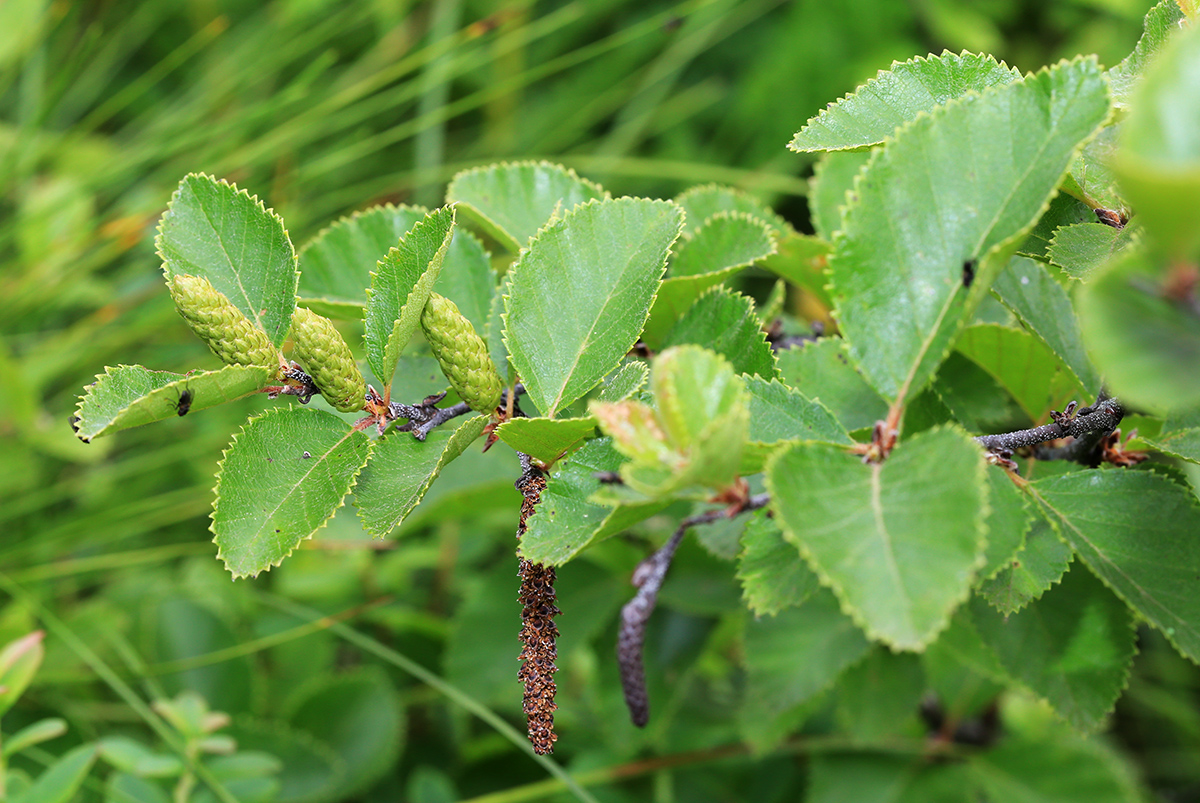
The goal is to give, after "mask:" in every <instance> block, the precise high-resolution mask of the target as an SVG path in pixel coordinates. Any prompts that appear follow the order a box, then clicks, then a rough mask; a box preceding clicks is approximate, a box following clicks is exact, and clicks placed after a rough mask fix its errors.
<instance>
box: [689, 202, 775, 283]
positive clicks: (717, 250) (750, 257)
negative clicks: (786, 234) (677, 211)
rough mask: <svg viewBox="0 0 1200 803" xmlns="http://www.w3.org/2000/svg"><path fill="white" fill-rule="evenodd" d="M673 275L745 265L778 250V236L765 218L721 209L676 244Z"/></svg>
mask: <svg viewBox="0 0 1200 803" xmlns="http://www.w3.org/2000/svg"><path fill="white" fill-rule="evenodd" d="M672 250H673V251H674V256H673V257H672V259H671V262H670V265H669V266H668V268H667V270H668V272H669V273H670V275H671V276H699V275H701V274H704V273H719V272H722V271H729V270H732V269H734V268H745V267H749V266H750V265H753V264H754V263H755V262H757V261H759V260H760V259H766V258H767V257H768V256H770V255H771V254H773V253H775V237H774V235H773V234H772V232H771V229H770V227H769V226H767V224H766V223H764V222H763V221H762V220H760V219H758V218H756V217H752V216H751V215H748V214H746V213H745V212H719V213H717V214H715V215H713V216H712V217H710V218H708V219H707V220H705V221H704V225H703V226H701V227H700V228H699V229H698V230H697V231H696V232H695V233H694V234H691V235H684V237H683V238H682V239H681V240H680V241H679V242H678V243H677V244H676V246H675V248H674V249H672Z"/></svg>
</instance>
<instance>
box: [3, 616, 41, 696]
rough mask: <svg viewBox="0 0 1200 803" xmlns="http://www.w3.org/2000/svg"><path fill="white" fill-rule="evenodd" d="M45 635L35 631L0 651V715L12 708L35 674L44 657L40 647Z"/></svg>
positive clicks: (6, 645) (11, 642)
mask: <svg viewBox="0 0 1200 803" xmlns="http://www.w3.org/2000/svg"><path fill="white" fill-rule="evenodd" d="M45 635H46V634H45V632H43V631H41V630H35V631H33V632H32V633H30V634H28V635H26V636H23V637H21V638H19V639H15V640H14V641H10V642H9V643H8V644H5V645H4V650H3V651H0V715H3V714H4V712H6V711H8V709H10V708H12V707H13V704H14V703H16V702H17V700H18V699H19V698H20V697H21V695H22V694H24V693H25V689H27V688H29V684H30V683H31V682H32V681H33V678H34V675H36V674H37V671H38V667H39V666H41V665H42V659H43V658H44V657H45V655H46V648H45V647H44V646H43V645H42V638H43V637H44V636H45Z"/></svg>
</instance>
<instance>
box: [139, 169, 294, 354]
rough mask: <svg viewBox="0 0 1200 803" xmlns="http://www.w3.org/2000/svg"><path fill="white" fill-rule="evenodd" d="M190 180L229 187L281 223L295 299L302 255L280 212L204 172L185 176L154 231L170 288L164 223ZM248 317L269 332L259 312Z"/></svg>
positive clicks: (164, 277) (276, 345)
mask: <svg viewBox="0 0 1200 803" xmlns="http://www.w3.org/2000/svg"><path fill="white" fill-rule="evenodd" d="M190 178H200V179H207V180H208V181H211V182H212V183H213V184H217V185H223V186H225V187H228V188H229V189H231V190H233V192H234V196H235V197H236V196H238V195H244V196H246V197H247V198H249V199H250V201H251V202H253V204H254V206H255V207H257V208H258V210H259V211H260V212H262V213H264V214H265V215H267V216H269V217H271V218H272V219H274V220H276V221H278V222H279V228H281V229H283V239H284V241H286V242H287V244H288V248H290V249H291V252H292V273H293V274H295V275H294V276H293V280H292V297H293V298H295V297H296V294H297V293H298V292H299V289H300V254H299V253H298V252H297V251H296V246H295V245H293V244H292V237H291V235H290V234H289V233H288V229H287V226H286V225H285V224H284V222H283V217H282V216H281V215H280V214H279V213H278V212H276V211H275V209H274V208H272V207H269V206H267V205H266V204H265V203H263V202H262V201H261V200H259V197H258V196H257V195H251V194H250V192H249V191H248V190H243V189H239V188H238V185H237V184H235V183H233V182H231V181H229V180H227V179H223V178H220V179H219V178H217V177H216V176H214V175H211V174H209V173H203V172H191V173H188V174H187V175H186V176H184V177H183V178H182V179H181V180H180V181H179V185H178V186H177V187H176V188H175V191H174V192H173V193H171V200H170V201H168V202H167V208H166V210H165V211H164V212H163V213H162V215H161V216H159V218H158V225H157V226H156V227H155V229H154V231H155V235H154V253H155V255H156V256H157V257H158V258H159V259H161V260H162V263H163V264H162V272H163V280H164V282H165V283H166V284H167V285H168V286H169V285H170V282H171V279H172V277H173V274H171V273H170V272H169V271H168V270H167V256H166V255H165V254H164V253H163V252H162V236H163V223H165V222H166V220H167V216H168V215H170V214H171V213H172V211H173V210H174V208H175V202H176V200H177V199H178V198H179V196H180V192H181V191H182V190H183V185H184V182H186V181H187V180H188V179H190ZM202 278H205V279H207V278H208V277H207V276H203V277H202ZM226 297H227V298H228V296H226ZM230 301H231V302H232V299H230ZM233 303H234V306H237V304H236V302H233ZM247 306H251V305H247ZM238 309H241V307H238ZM242 311H243V312H246V310H242ZM246 317H247V318H249V319H250V320H251V321H252V322H253V323H254V325H255V326H257V327H258V328H259V329H261V330H262V331H264V332H266V331H267V330H266V329H265V328H264V327H263V325H262V320H261V318H260V317H259V313H258V310H250V314H247V315H246ZM287 333H288V328H287V327H286V326H285V327H284V331H283V339H285V340H286V339H287ZM268 334H270V333H269V332H268ZM282 342H283V341H282V340H281V341H280V342H279V343H275V342H274V341H272V344H273V345H274V346H275V347H276V348H279V346H280V344H281V343H282Z"/></svg>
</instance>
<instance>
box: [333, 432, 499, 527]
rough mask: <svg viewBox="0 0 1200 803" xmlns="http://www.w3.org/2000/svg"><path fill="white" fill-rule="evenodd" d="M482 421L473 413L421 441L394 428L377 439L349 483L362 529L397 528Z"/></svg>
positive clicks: (474, 437) (472, 440)
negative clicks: (352, 484)
mask: <svg viewBox="0 0 1200 803" xmlns="http://www.w3.org/2000/svg"><path fill="white" fill-rule="evenodd" d="M487 423H488V417H487V416H484V415H479V416H475V417H473V418H469V419H467V420H466V421H464V422H463V423H461V424H459V425H458V426H457V427H454V428H451V427H448V426H443V427H439V428H438V429H435V430H434V431H433V432H431V433H429V435H428V437H426V438H425V440H423V441H419V440H417V439H416V438H414V437H412V436H411V435H409V434H408V433H400V432H394V433H392V434H391V435H390V436H389V437H384V438H380V439H379V440H377V441H376V442H375V446H374V448H373V449H372V450H371V459H370V460H368V461H367V464H366V466H365V467H364V468H363V471H362V475H361V476H360V477H359V478H358V482H357V483H356V484H355V494H354V495H355V501H354V504H355V506H356V507H357V508H358V517H359V519H361V520H362V523H363V529H365V530H366V531H367V532H369V533H371V534H372V535H374V536H378V537H380V538H382V537H383V536H385V535H387V534H388V533H390V532H391V531H392V530H394V529H395V528H396V527H398V526H399V525H400V523H401V522H402V521H404V519H405V518H407V517H408V515H409V514H410V513H412V512H413V510H414V509H415V508H416V507H417V505H419V504H420V503H421V499H422V498H423V497H424V496H425V493H426V492H427V491H428V490H429V487H430V486H431V485H433V481H434V480H436V479H437V478H438V475H439V474H441V472H442V469H444V468H445V467H446V466H447V465H448V464H449V463H450V461H452V460H454V459H455V458H456V457H458V456H459V455H461V454H462V453H463V452H464V451H466V448H467V447H468V446H470V445H471V444H472V443H473V442H474V441H475V439H476V438H478V437H479V436H480V434H481V433H482V432H483V428H484V427H485V426H487Z"/></svg>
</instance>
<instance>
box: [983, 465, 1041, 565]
mask: <svg viewBox="0 0 1200 803" xmlns="http://www.w3.org/2000/svg"><path fill="white" fill-rule="evenodd" d="M987 480H988V508H989V509H988V517H987V532H988V543H987V551H986V552H985V553H984V554H985V556H986V558H985V562H984V564H983V568H982V569H980V570H979V576H980V577H981V578H984V579H987V578H989V577H993V576H995V575H996V573H997V572H999V571H1000V570H1001V569H1004V568H1011V567H1012V560H1013V557H1014V556H1015V555H1016V553H1017V552H1018V551H1019V550H1020V549H1021V547H1022V546H1023V545H1024V544H1025V535H1026V533H1027V532H1028V530H1029V527H1030V525H1031V524H1032V523H1033V511H1031V510H1030V509H1029V505H1028V504H1027V503H1026V501H1025V495H1024V494H1023V493H1021V492H1020V491H1019V490H1018V489H1017V486H1016V485H1015V484H1014V483H1013V481H1012V480H1010V479H1009V478H1008V475H1007V473H1006V472H1004V471H999V470H995V469H993V470H989V471H988V472H987Z"/></svg>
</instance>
